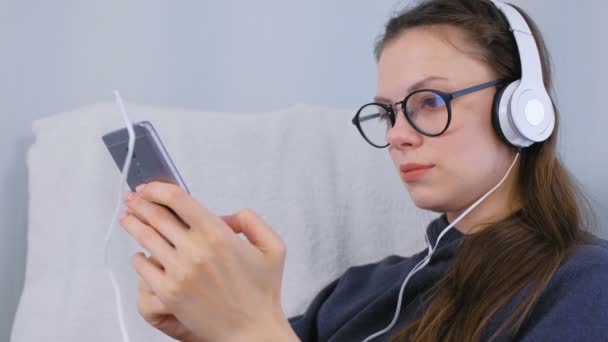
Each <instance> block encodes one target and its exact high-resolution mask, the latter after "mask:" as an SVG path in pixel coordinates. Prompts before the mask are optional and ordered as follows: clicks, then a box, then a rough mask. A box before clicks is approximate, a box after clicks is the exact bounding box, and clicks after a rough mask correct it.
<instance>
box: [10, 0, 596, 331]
mask: <svg viewBox="0 0 608 342" xmlns="http://www.w3.org/2000/svg"><path fill="white" fill-rule="evenodd" d="M406 3H408V1H395V0H393V1H388V0H385V1H363V0H357V1H353V0H348V1H347V0H335V1H321V0H306V1H304V0H300V1H285V0H283V1H280V0H265V1H245V0H230V1H226V0H225V1H221V2H220V1H213V2H212V1H197V2H194V1H192V2H174V1H128V2H127V1H117V0H111V1H97V2H87V1H78V2H77V1H73V2H70V1H65V0H60V1H27V0H24V1H7V0H2V1H1V2H0V44H1V47H2V49H1V50H0V51H1V52H0V117H1V120H2V121H1V123H2V124H1V125H0V146H1V147H0V148H1V150H0V184H1V186H2V189H3V191H2V192H1V193H0V270H1V271H0V272H1V273H0V279H1V280H2V281H1V282H0V340H8V338H9V335H10V334H9V332H10V327H11V325H12V321H13V316H14V312H15V309H16V306H17V303H18V300H19V295H20V293H21V289H22V287H23V277H24V257H25V254H26V250H27V243H26V230H27V223H28V222H27V203H28V197H27V196H28V188H27V175H28V171H27V169H26V164H25V156H26V152H27V149H28V146H29V145H30V144H31V143H32V142H33V139H34V137H33V135H32V132H31V126H30V125H31V122H32V120H35V119H39V118H43V117H46V116H49V115H52V114H55V113H58V112H61V111H66V110H71V109H74V108H77V107H79V106H82V105H86V104H91V103H94V102H99V101H105V100H111V99H112V90H113V89H119V90H120V91H121V94H122V95H123V97H124V98H125V99H126V100H128V101H130V102H135V103H140V104H146V105H158V106H177V107H184V108H188V109H198V110H223V111H261V110H276V109H280V108H284V107H286V106H289V105H291V104H294V103H297V102H304V103H312V104H326V105H331V106H337V107H342V108H355V107H356V106H357V105H358V104H360V103H363V102H364V101H366V100H368V99H370V98H371V97H372V96H373V95H374V91H375V82H376V79H375V77H376V70H375V63H374V60H373V56H372V43H373V40H374V38H375V37H376V35H377V34H379V33H380V32H381V30H382V27H383V24H384V23H385V21H386V19H387V18H388V16H389V15H390V14H391V11H392V10H394V9H398V8H401V6H403V5H404V4H406ZM515 3H517V4H520V5H521V6H522V7H523V8H524V9H526V10H528V12H529V13H530V14H531V15H532V17H533V18H535V20H536V21H537V23H538V24H539V25H540V28H541V30H542V32H543V33H544V35H545V38H546V40H547V43H548V46H549V48H550V50H551V53H552V56H553V61H554V66H555V76H556V91H557V94H558V106H559V108H560V110H561V114H562V131H561V137H560V138H561V142H560V151H561V153H562V156H563V159H564V161H565V162H566V165H567V166H568V167H569V168H570V170H572V172H573V173H574V175H575V176H576V177H577V178H578V179H579V180H580V182H581V183H582V185H583V186H584V189H585V190H587V193H588V195H589V196H590V197H591V198H592V199H594V200H595V205H596V211H597V214H598V223H599V226H600V227H601V230H599V231H598V232H597V233H598V235H600V236H602V237H607V236H608V216H607V215H606V211H607V210H606V208H608V181H607V177H606V176H605V174H606V169H607V168H608V162H607V153H606V147H608V144H607V143H606V142H605V140H604V136H603V134H601V133H600V130H603V129H604V127H606V126H608V115H607V114H606V110H605V104H604V102H602V100H604V99H605V98H606V96H605V95H604V94H603V93H602V92H603V91H604V89H603V87H602V85H603V81H604V80H606V79H608V66H607V65H606V63H605V61H606V60H608V48H607V47H606V44H605V43H604V42H605V33H606V32H607V31H608V24H607V23H606V21H605V20H600V13H606V12H608V3H606V2H605V1H601V0H581V1H566V0H526V1H524V0H520V1H515ZM602 19H603V18H602ZM602 95H604V96H602ZM66 152H67V151H66ZM60 196H61V195H60V194H58V198H59V197H60ZM66 214H67V213H66Z"/></svg>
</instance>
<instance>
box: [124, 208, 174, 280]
mask: <svg viewBox="0 0 608 342" xmlns="http://www.w3.org/2000/svg"><path fill="white" fill-rule="evenodd" d="M120 224H121V225H122V226H123V227H124V228H125V230H126V231H127V232H128V233H129V234H130V235H131V236H132V237H133V238H134V239H135V240H136V241H137V242H138V243H139V244H140V245H141V246H142V247H143V248H144V249H145V250H147V251H148V252H150V254H152V255H154V256H156V258H157V260H158V261H160V262H161V264H162V265H163V266H164V268H168V266H171V265H172V264H173V263H174V260H175V258H176V255H175V249H174V248H173V247H171V245H170V244H169V243H168V242H167V240H165V239H164V238H163V237H162V236H161V235H160V234H159V233H158V232H157V231H156V229H154V228H152V227H150V226H149V225H147V224H145V223H143V222H141V221H140V220H139V219H138V218H137V217H135V216H133V215H127V216H126V217H124V218H122V219H121V220H120ZM144 258H145V256H144ZM146 260H147V259H146Z"/></svg>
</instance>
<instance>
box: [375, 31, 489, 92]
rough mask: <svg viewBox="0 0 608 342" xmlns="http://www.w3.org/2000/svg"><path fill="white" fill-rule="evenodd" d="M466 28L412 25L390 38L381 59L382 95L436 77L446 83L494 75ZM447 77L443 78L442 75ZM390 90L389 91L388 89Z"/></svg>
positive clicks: (380, 78) (379, 78) (403, 89)
mask: <svg viewBox="0 0 608 342" xmlns="http://www.w3.org/2000/svg"><path fill="white" fill-rule="evenodd" d="M471 45H472V44H471V43H470V41H468V40H467V37H466V34H465V33H464V31H463V30H461V29H458V28H456V27H447V28H446V27H421V28H414V29H408V30H406V31H404V32H403V33H401V34H400V35H399V36H397V37H396V38H395V39H393V40H392V41H389V42H388V43H387V44H386V45H385V46H384V49H383V50H382V54H381V55H380V59H379V62H378V95H381V96H384V97H387V96H394V95H391V94H388V93H392V92H399V94H397V95H396V96H398V97H401V96H403V94H401V93H402V92H405V91H408V90H411V88H412V86H413V85H414V84H415V83H417V82H420V80H423V79H426V78H430V77H434V78H436V79H438V80H437V81H438V82H444V83H450V82H451V83H456V84H458V83H462V82H464V83H465V84H467V83H470V82H467V80H468V79H471V80H476V79H480V80H483V79H486V78H488V77H491V76H490V75H491V69H490V68H489V67H488V66H487V65H486V64H485V63H483V62H482V61H481V60H480V59H479V58H475V57H474V56H473V55H472V54H470V53H466V51H473V49H474V48H473V47H472V46H471ZM442 78H443V79H444V80H440V79H442ZM387 92H388V93H387Z"/></svg>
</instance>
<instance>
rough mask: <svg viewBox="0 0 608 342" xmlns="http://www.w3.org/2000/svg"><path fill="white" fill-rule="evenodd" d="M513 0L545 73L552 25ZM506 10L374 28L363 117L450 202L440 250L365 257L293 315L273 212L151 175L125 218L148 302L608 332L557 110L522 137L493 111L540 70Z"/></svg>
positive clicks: (170, 317) (217, 335)
mask: <svg viewBox="0 0 608 342" xmlns="http://www.w3.org/2000/svg"><path fill="white" fill-rule="evenodd" d="M512 9H514V8H512ZM517 11H518V12H519V13H520V14H521V15H523V18H525V22H527V24H528V25H529V27H530V30H531V33H532V35H533V37H534V39H535V42H536V44H535V47H534V51H538V54H539V55H540V58H539V57H536V60H537V61H538V60H539V59H540V65H538V69H542V70H537V71H538V73H537V75H538V79H539V83H541V84H540V86H541V87H542V86H543V84H544V87H545V88H546V89H549V90H550V89H552V84H551V70H550V66H549V60H548V53H547V50H546V48H545V45H544V43H543V40H542V37H541V35H540V33H539V31H538V29H537V28H536V25H535V24H534V22H533V21H532V20H531V19H530V18H529V17H528V16H527V15H525V14H524V12H523V11H521V10H520V9H517ZM510 24H515V22H513V23H510V20H508V18H507V17H506V16H505V12H503V11H501V10H499V8H498V7H497V6H496V5H495V4H494V3H492V2H491V1H489V0H427V1H422V2H420V3H419V4H418V5H417V6H415V7H413V8H410V9H407V10H406V11H405V12H403V13H401V14H399V15H397V16H396V17H394V18H392V19H391V20H390V21H389V22H388V24H387V26H386V32H385V33H384V35H383V36H382V37H381V39H380V40H379V41H378V44H377V48H376V55H377V58H378V70H379V75H378V87H377V94H376V95H377V96H376V99H375V100H374V102H373V103H371V104H368V105H364V106H363V107H362V108H361V110H360V111H359V112H358V113H357V115H356V116H355V118H354V119H353V123H354V124H355V125H356V126H357V128H358V129H359V130H360V132H361V133H362V134H363V137H364V138H365V139H366V140H367V141H368V142H369V143H371V144H372V145H374V146H375V147H388V152H389V153H390V156H391V158H392V160H393V162H394V164H395V168H396V169H397V172H399V173H400V174H401V176H402V180H403V183H404V184H405V186H406V187H407V189H408V191H409V194H410V196H411V198H412V200H413V201H414V202H415V204H416V206H418V207H420V208H424V209H428V210H433V211H435V212H438V213H441V215H440V216H439V217H438V218H437V219H435V220H433V221H432V222H431V223H430V224H429V225H428V227H427V228H426V233H427V238H428V243H429V249H428V250H424V251H421V252H420V253H417V254H414V255H412V256H408V257H401V256H394V255H393V256H389V257H387V258H385V259H383V260H381V261H380V262H377V263H373V264H368V265H362V266H356V267H352V268H350V269H348V270H347V271H346V272H345V273H344V274H343V275H342V276H341V277H339V278H338V279H336V280H335V281H333V282H331V283H330V284H329V285H327V286H326V287H325V288H324V289H323V290H322V291H321V292H320V293H319V294H318V295H317V296H316V298H315V299H314V300H313V302H312V303H311V305H310V306H309V308H308V309H307V310H306V312H304V313H303V314H302V315H299V316H297V317H291V318H289V319H287V318H286V317H285V316H284V315H283V311H282V309H281V305H280V284H281V276H282V270H283V262H284V257H285V245H284V243H283V242H282V241H281V240H280V238H279V237H278V236H277V235H276V234H275V233H274V232H273V231H272V229H271V228H270V227H269V226H268V225H267V224H265V223H264V222H263V221H262V220H261V219H260V218H259V217H258V216H257V215H255V213H253V212H252V211H251V210H244V211H242V212H240V213H238V214H236V215H233V216H226V217H219V218H218V217H216V216H214V215H212V214H211V213H209V212H208V211H207V210H206V209H205V208H204V207H203V206H202V205H201V204H200V203H198V202H197V201H196V200H194V199H193V198H191V197H189V196H188V195H187V194H185V193H184V192H182V191H180V189H179V188H177V187H171V186H170V185H167V184H160V183H151V184H149V185H146V186H145V188H144V189H143V190H142V191H138V192H137V193H136V194H135V195H132V196H130V197H131V199H130V200H129V201H128V207H129V215H127V216H126V218H125V219H123V221H122V223H123V226H125V228H126V229H127V230H128V231H129V233H131V234H132V235H133V236H134V237H135V238H136V239H137V240H138V241H139V242H140V243H141V244H142V246H144V248H146V249H147V250H149V251H150V253H151V256H150V257H148V258H147V257H145V256H144V255H142V254H136V255H135V257H134V260H133V261H134V265H135V268H136V270H137V272H138V273H139V274H140V276H141V279H142V280H141V283H140V297H139V300H138V308H139V310H140V312H141V314H142V315H143V316H144V318H145V319H146V320H147V321H148V322H150V324H152V325H154V326H155V327H157V328H158V329H160V330H162V331H164V332H165V333H167V334H168V335H170V336H173V337H174V338H177V339H180V340H183V341H237V340H238V341H258V340H259V341H262V340H263V341H290V340H298V339H300V340H302V341H369V340H388V339H391V340H393V341H480V340H483V341H486V340H493V341H499V340H523V341H547V340H561V341H600V340H604V341H606V340H608V323H607V322H608V286H607V285H606V284H608V242H607V241H605V240H601V239H599V238H597V237H596V236H594V235H592V234H591V233H589V232H587V231H586V229H587V225H588V224H587V222H586V220H585V217H586V216H585V213H586V209H587V206H586V205H584V204H585V202H584V200H583V198H582V197H581V196H579V192H578V190H577V189H576V187H575V184H574V183H573V180H572V179H571V178H570V176H569V174H568V172H567V171H566V169H565V168H564V167H563V165H562V164H561V163H560V161H559V159H558V157H557V151H556V143H557V136H558V134H557V132H558V120H557V117H556V118H555V121H554V122H553V121H551V122H549V123H548V124H547V125H548V127H549V130H548V131H546V132H548V133H550V135H547V136H544V137H541V139H538V141H533V142H528V143H526V142H525V141H523V143H522V142H521V141H519V142H518V141H516V144H514V143H513V141H514V140H513V138H512V135H513V132H508V131H506V129H505V127H506V126H505V123H504V122H501V120H503V119H504V117H502V119H501V116H500V115H499V114H497V113H499V112H500V111H501V110H504V108H503V107H504V106H503V105H502V102H501V101H500V99H501V98H502V96H509V93H510V90H509V89H507V86H508V85H509V84H512V82H514V81H517V80H519V79H521V78H522V77H526V78H527V77H531V76H530V74H531V73H532V74H533V73H534V72H535V70H534V68H533V67H530V64H529V61H528V59H529V56H528V53H527V52H529V51H530V50H524V48H523V47H522V46H519V45H518V43H519V41H516V39H515V37H514V33H512V32H511V28H512V27H511V25H510ZM516 31H517V30H516ZM536 47H537V48H538V50H536ZM521 51H527V52H525V53H523V56H522V53H521ZM520 57H521V58H520ZM524 58H526V59H527V60H526V61H525V62H524V61H523V59H524ZM541 71H542V74H541V73H540V72H541ZM541 77H542V78H541ZM528 100H529V99H528ZM528 100H526V101H528ZM545 100H547V101H550V99H549V98H548V97H547V98H546V99H545ZM522 101H523V100H522ZM535 101H536V102H535ZM543 101H544V100H543V98H541V99H540V100H531V101H528V104H530V105H529V106H526V113H525V115H526V118H527V120H528V121H529V122H530V123H532V124H533V125H536V124H541V123H545V122H546V121H545V120H548V119H549V118H553V116H552V114H551V111H550V110H548V111H547V110H543V109H542V107H543ZM547 103H549V106H551V108H553V107H552V104H551V102H547ZM539 108H541V109H539ZM545 109H546V108H545ZM551 127H553V129H552V130H551V129H550V128H551ZM541 133H542V132H541ZM541 135H542V134H541ZM539 136H540V135H539ZM515 140H517V139H515ZM523 145H527V146H523ZM155 203H161V204H165V205H168V206H170V207H171V208H173V209H174V211H176V212H177V213H178V214H179V215H180V216H181V217H182V218H183V219H184V220H185V221H186V222H187V223H188V225H189V226H190V227H191V229H190V230H185V229H182V230H180V229H175V226H179V225H180V223H178V222H177V221H176V220H175V219H174V218H172V216H171V215H170V214H169V213H168V212H166V210H164V209H163V208H162V207H160V206H158V205H157V204H155ZM474 204H475V205H474ZM468 209H470V210H468ZM240 231H243V232H244V233H245V235H246V236H247V237H248V239H249V241H250V243H247V242H246V241H243V240H242V239H239V238H236V237H235V234H234V233H233V232H240ZM160 234H162V235H165V236H166V237H167V238H168V239H169V240H170V241H171V242H172V243H173V244H174V245H175V248H171V247H170V245H169V244H168V243H167V242H166V241H165V240H163V239H162V237H161V236H160Z"/></svg>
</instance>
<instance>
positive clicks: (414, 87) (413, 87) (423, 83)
mask: <svg viewBox="0 0 608 342" xmlns="http://www.w3.org/2000/svg"><path fill="white" fill-rule="evenodd" d="M447 80H448V79H447V78H445V77H439V76H429V77H425V78H423V79H421V80H420V81H417V82H416V83H414V84H412V85H411V86H410V87H409V88H407V90H406V93H405V94H404V95H403V96H404V97H405V95H407V94H409V93H411V92H413V91H415V90H418V89H421V88H424V87H425V86H426V85H427V84H428V83H431V82H432V81H447ZM401 100H403V99H401ZM401 100H399V101H401ZM374 102H378V103H394V102H393V101H392V100H390V99H387V98H386V97H382V96H375V97H374Z"/></svg>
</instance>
